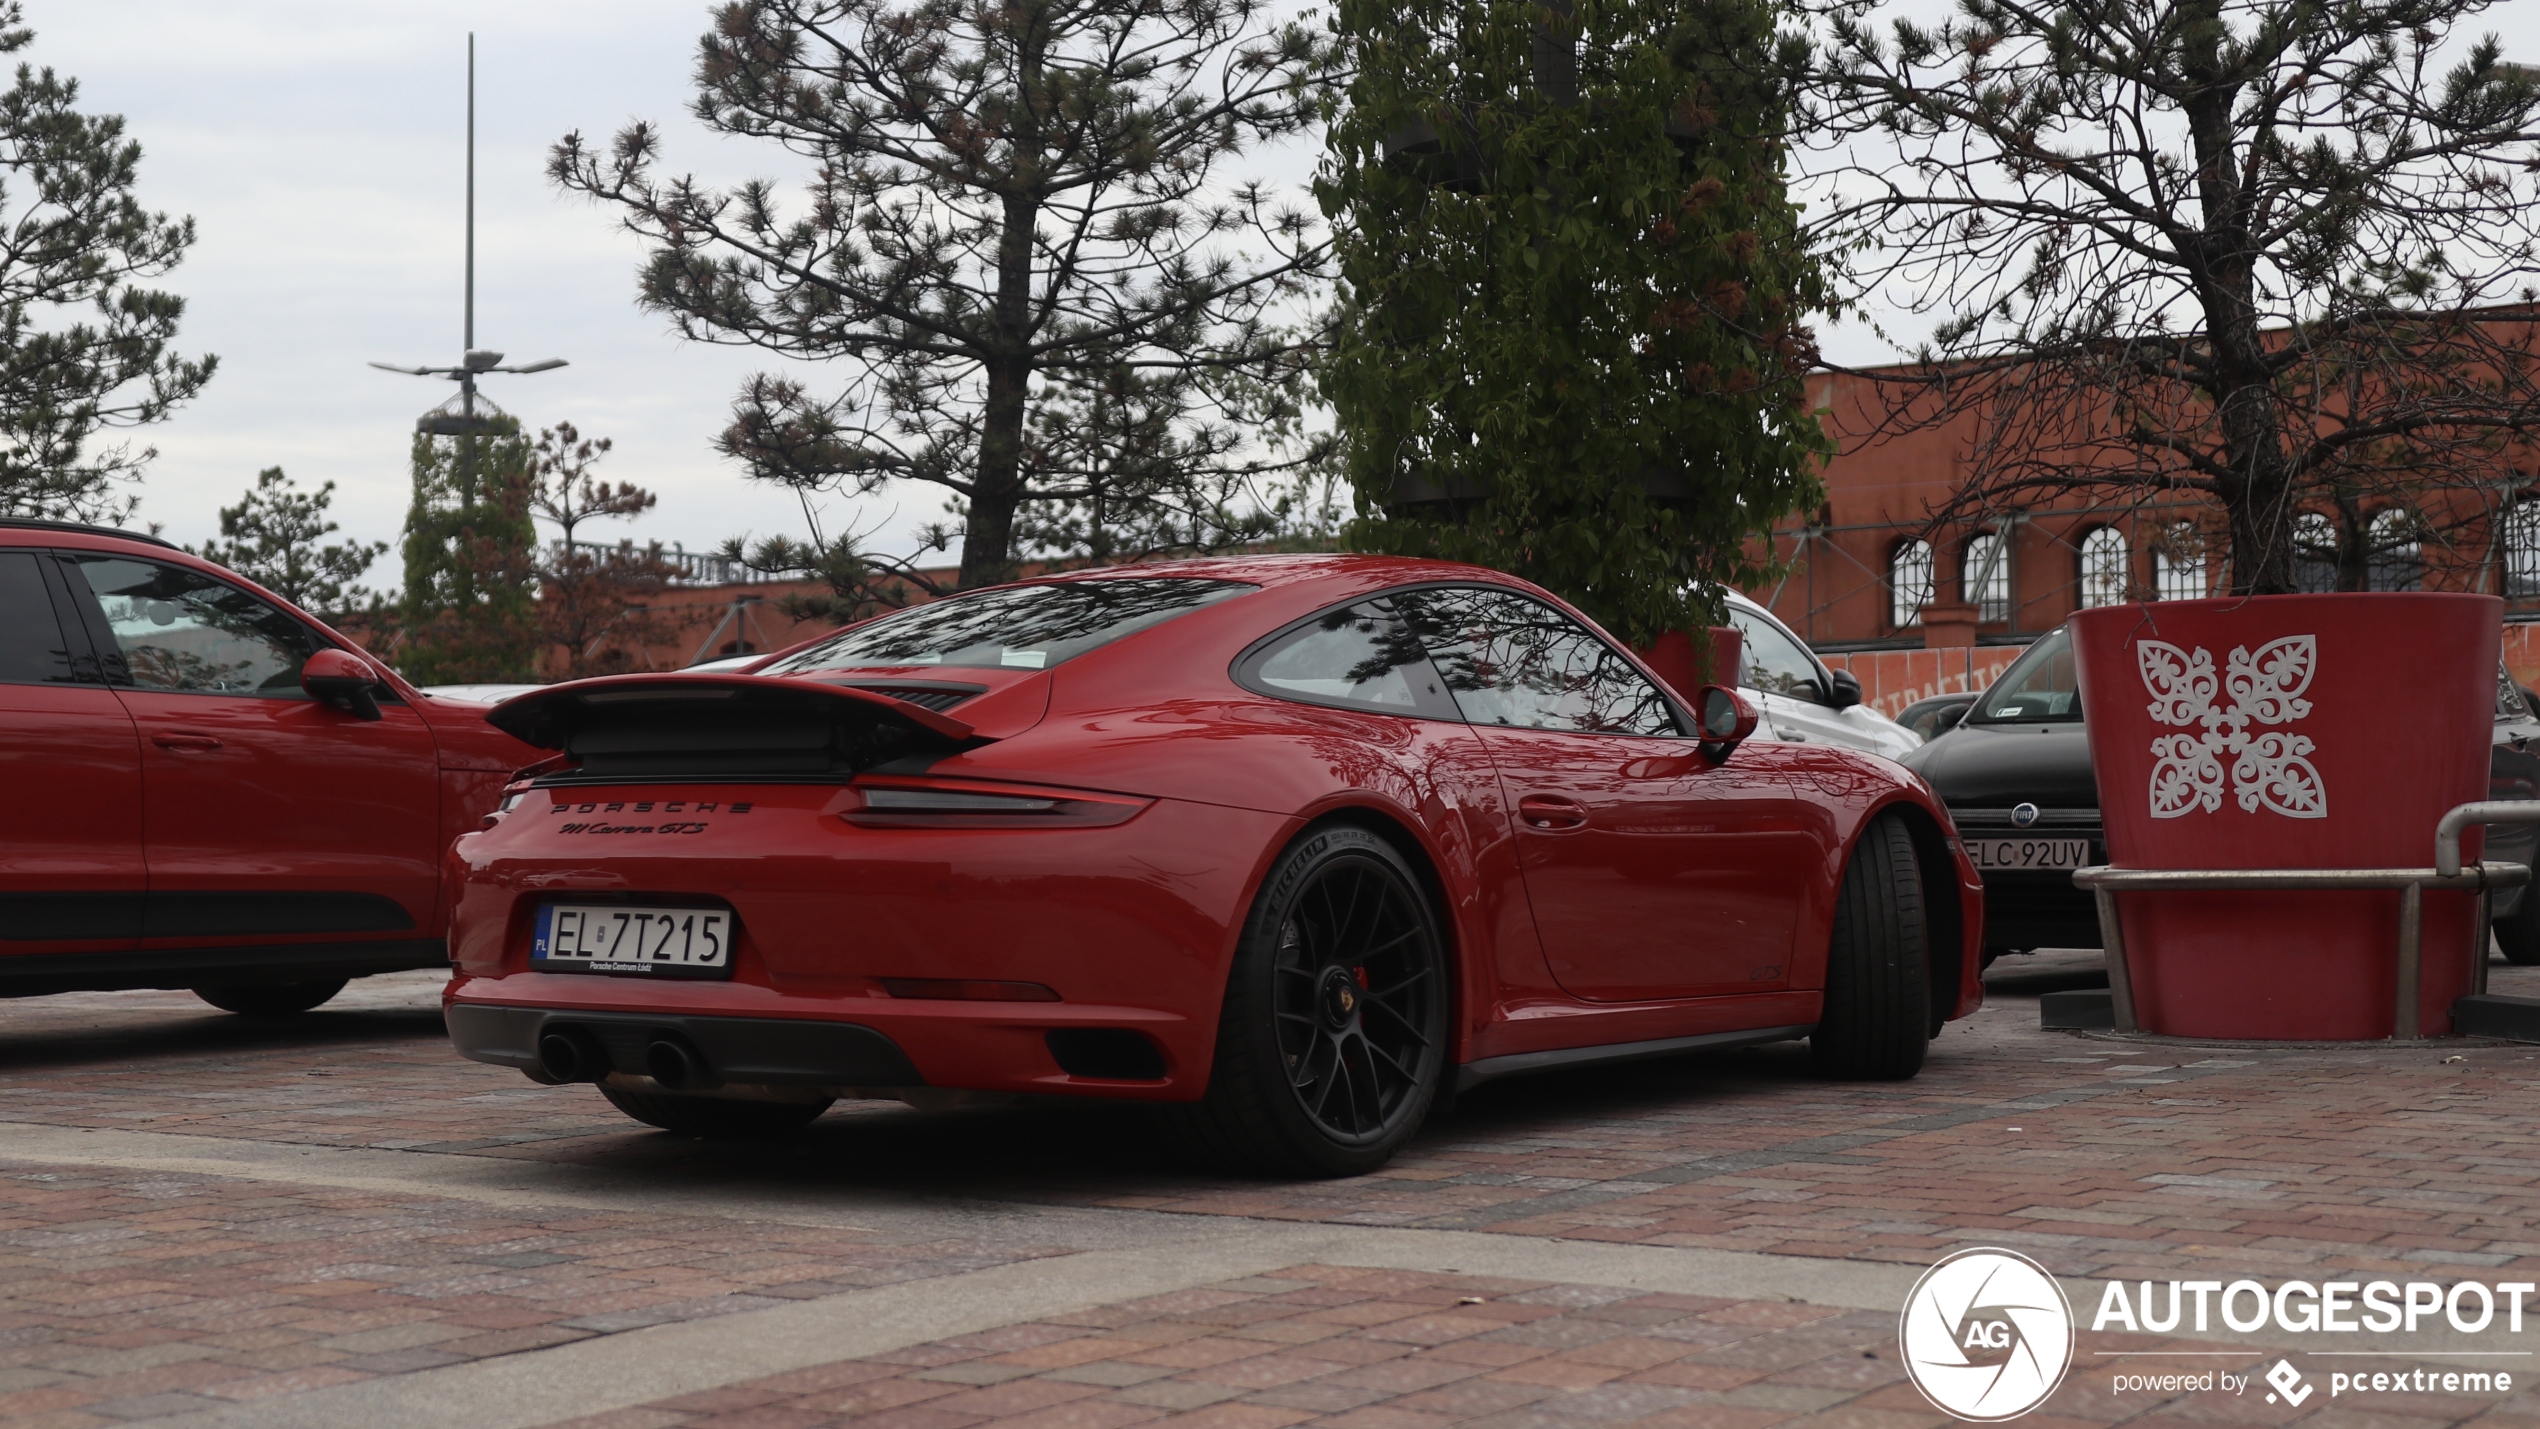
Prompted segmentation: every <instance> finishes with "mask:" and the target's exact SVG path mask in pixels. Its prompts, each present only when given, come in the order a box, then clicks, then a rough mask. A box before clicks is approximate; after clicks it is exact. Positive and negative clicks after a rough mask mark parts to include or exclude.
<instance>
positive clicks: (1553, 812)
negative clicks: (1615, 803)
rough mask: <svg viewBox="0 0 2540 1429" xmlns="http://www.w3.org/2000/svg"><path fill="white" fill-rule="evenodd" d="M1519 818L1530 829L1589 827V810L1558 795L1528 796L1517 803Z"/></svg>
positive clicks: (1548, 829)
mask: <svg viewBox="0 0 2540 1429" xmlns="http://www.w3.org/2000/svg"><path fill="white" fill-rule="evenodd" d="M1517 817H1518V818H1521V819H1523V820H1525V821H1526V827H1527V828H1530V829H1542V830H1547V831H1550V830H1559V829H1583V828H1586V827H1587V821H1588V816H1587V810H1585V809H1583V808H1580V807H1579V806H1578V804H1577V803H1575V802H1573V801H1571V800H1569V799H1564V798H1562V797H1561V796H1560V795H1558V794H1528V795H1526V796H1525V797H1524V798H1522V799H1519V800H1518V801H1517Z"/></svg>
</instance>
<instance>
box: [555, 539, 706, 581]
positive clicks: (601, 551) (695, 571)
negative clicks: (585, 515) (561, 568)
mask: <svg viewBox="0 0 2540 1429" xmlns="http://www.w3.org/2000/svg"><path fill="white" fill-rule="evenodd" d="M551 544H552V545H553V546H554V548H555V551H556V554H557V555H559V556H562V555H566V554H569V553H570V552H569V551H568V549H567V547H566V545H565V543H564V542H562V541H556V542H553V543H551ZM570 549H571V551H580V552H585V553H587V554H590V555H593V556H599V557H602V558H606V557H608V556H613V555H615V554H617V553H618V552H619V551H621V550H624V549H626V548H625V547H624V546H621V545H617V544H614V543H612V542H608V541H576V542H574V543H573V545H572V547H571V548H570ZM635 550H636V552H637V553H638V554H642V555H649V556H651V557H653V558H654V559H656V560H658V561H660V562H661V563H662V564H664V565H666V566H669V567H671V568H672V569H673V570H676V571H677V572H679V579H681V580H683V581H686V582H688V583H689V584H691V585H738V584H740V583H741V582H742V581H745V580H748V579H749V578H750V577H749V573H748V571H747V570H746V568H744V567H743V566H742V564H741V563H740V562H739V561H736V560H733V559H732V558H731V557H730V556H725V555H719V554H717V553H715V552H712V551H691V550H689V549H688V548H687V547H685V546H682V545H679V544H677V543H675V542H674V543H672V544H671V545H668V546H663V547H659V548H655V547H651V546H637V547H635Z"/></svg>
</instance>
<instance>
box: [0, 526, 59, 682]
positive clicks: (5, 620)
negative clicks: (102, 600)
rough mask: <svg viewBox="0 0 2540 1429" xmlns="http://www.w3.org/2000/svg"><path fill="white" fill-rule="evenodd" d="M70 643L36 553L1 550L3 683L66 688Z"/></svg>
mask: <svg viewBox="0 0 2540 1429" xmlns="http://www.w3.org/2000/svg"><path fill="white" fill-rule="evenodd" d="M75 678H76V676H74V675H73V674H72V673H71V652H70V645H69V643H68V642H67V641H66V640H65V639H64V638H63V635H62V623H61V622H60V621H59V620H56V619H55V618H54V616H53V598H52V596H51V595H50V594H48V593H47V592H46V591H45V589H44V571H43V568H42V567H40V566H38V565H37V564H36V557H35V553H34V552H32V551H0V684H10V685H66V684H69V683H71V682H72V681H73V680H74V679H75Z"/></svg>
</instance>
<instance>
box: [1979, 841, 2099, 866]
mask: <svg viewBox="0 0 2540 1429" xmlns="http://www.w3.org/2000/svg"><path fill="white" fill-rule="evenodd" d="M1967 857H1968V858H1969V859H1970V860H1971V861H1973V862H1974V864H1975V866H1976V867H1978V868H2084V867H2087V866H2088V865H2089V863H2090V840H2088V839H1969V840H1967Z"/></svg>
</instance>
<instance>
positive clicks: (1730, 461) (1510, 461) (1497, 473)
mask: <svg viewBox="0 0 2540 1429" xmlns="http://www.w3.org/2000/svg"><path fill="white" fill-rule="evenodd" d="M1773 14H1774V11H1773V10H1772V9H1771V8H1769V7H1767V6H1765V5H1763V4H1761V3H1759V0H1725V3H1720V4H1714V5H1705V6H1700V7H1694V8H1690V9H1688V8H1687V7H1684V6H1679V5H1667V4H1659V3H1656V2H1655V0H1577V3H1576V4H1575V5H1572V4H1570V3H1566V0H1554V3H1549V4H1547V3H1539V0H1410V3H1407V4H1406V3H1397V0H1344V3H1343V4H1342V5H1341V7H1340V12H1339V30H1340V34H1341V37H1342V44H1343V48H1344V50H1345V52H1346V56H1345V57H1346V59H1347V62H1348V68H1349V70H1350V72H1351V76H1352V77H1351V79H1350V82H1349V86H1348V93H1347V103H1346V107H1345V108H1344V109H1343V110H1342V111H1341V112H1340V115H1339V117H1338V119H1337V121H1336V122H1335V123H1334V125H1333V127H1332V131H1331V137H1330V153H1329V157H1328V160H1327V163H1326V165H1325V168H1324V172H1323V177H1322V180H1321V182H1320V184H1319V192H1320V194H1321V197H1322V201H1323V206H1324V210H1325V212H1326V213H1328V214H1329V215H1330V216H1331V217H1332V219H1333V221H1334V225H1335V228H1336V230H1337V232H1338V233H1339V234H1340V235H1341V236H1340V238H1339V240H1338V244H1337V247H1338V260H1339V267H1340V274H1341V291H1342V299H1343V309H1342V320H1341V328H1340V332H1339V336H1338V339H1337V345H1336V348H1335V350H1334V351H1333V353H1332V354H1331V356H1330V358H1329V361H1328V363H1327V365H1326V367H1325V370H1324V372H1323V376H1322V390H1323V394H1324V396H1325V397H1326V399H1327V400H1329V402H1330V403H1331V405H1332V407H1333V409H1334V411H1335V413H1336V414H1337V417H1338V423H1339V427H1340V430H1341V433H1342V436H1343V440H1344V448H1345V462H1346V470H1347V472H1348V476H1349V479H1350V481H1351V483H1352V485H1353V486H1354V487H1355V489H1356V493H1357V500H1358V506H1359V511H1360V514H1361V519H1360V521H1359V522H1358V523H1357V524H1356V526H1355V528H1354V530H1353V532H1352V539H1353V540H1354V541H1355V542H1356V543H1357V544H1359V545H1361V546H1364V547H1368V548H1372V549H1376V550H1383V551H1392V552H1397V553H1403V554H1417V555H1434V556H1445V557H1451V558H1455V559H1461V560H1470V561H1476V562H1480V563H1482V564H1485V565H1491V566H1496V567H1499V568H1501V569H1503V570H1508V571H1513V572H1515V573H1517V574H1520V575H1523V576H1525V577H1527V578H1528V579H1531V580H1534V581H1536V582H1538V583H1539V584H1542V585H1544V586H1545V587H1547V588H1549V589H1551V590H1554V591H1557V592H1559V593H1560V594H1561V595H1563V596H1565V597H1567V598H1568V599H1570V600H1572V601H1574V602H1576V603H1577V604H1578V605H1579V606H1580V607H1581V608H1583V609H1585V610H1586V611H1588V612H1589V613H1590V614H1592V615H1594V616H1595V617H1596V618H1597V619H1598V620H1600V621H1601V622H1603V623H1604V624H1605V625H1606V626H1607V627H1608V628H1610V629H1612V630H1613V631H1615V632H1616V633H1617V634H1619V635H1621V636H1623V637H1624V638H1626V639H1629V640H1634V641H1646V640H1649V639H1651V638H1654V637H1655V636H1657V635H1659V634H1661V633H1663V632H1665V631H1669V630H1674V629H1682V628H1685V627H1687V626H1689V625H1694V624H1702V623H1708V622H1709V621H1710V620H1712V619H1715V618H1716V617H1717V602H1718V600H1719V595H1718V591H1719V588H1720V587H1721V586H1722V585H1723V584H1728V585H1736V584H1747V583H1752V582H1754V581H1755V580H1757V579H1760V578H1761V577H1762V575H1763V574H1764V572H1765V569H1766V567H1765V557H1764V556H1763V555H1761V554H1759V552H1763V551H1768V550H1769V546H1767V545H1764V544H1762V543H1759V542H1757V541H1756V540H1755V538H1757V537H1759V536H1761V535H1762V534H1763V533H1765V532H1767V531H1768V530H1769V529H1770V528H1771V525H1772V523H1773V522H1774V520H1776V519H1777V518H1779V517H1781V516H1783V515H1785V514H1787V513H1789V512H1791V511H1793V510H1797V509H1800V508H1802V507H1804V506H1806V505H1808V504H1810V503H1812V502H1813V501H1814V500H1815V499H1816V496H1817V492H1818V485H1817V481H1816V478H1815V460H1816V458H1817V456H1818V454H1819V453H1821V452H1822V451H1824V450H1825V441H1824V437H1823V434H1822V432H1821V431H1820V429H1819V427H1818V425H1817V422H1816V419H1815V418H1814V416H1813V415H1812V414H1811V413H1810V411H1809V409H1808V406H1807V401H1806V395H1805V392H1804V389H1803V381H1804V378H1805V376H1806V374H1807V372H1808V370H1809V368H1810V366H1811V365H1812V363H1813V362H1814V359H1815V353H1814V348H1813V344H1812V341H1811V338H1810V334H1809V331H1808V329H1807V327H1806V326H1805V320H1806V319H1807V318H1808V316H1809V315H1810V314H1811V312H1812V311H1813V310H1815V309H1817V308H1818V307H1819V306H1820V305H1821V302H1822V298H1821V288H1820V277H1819V273H1818V269H1817V266H1816V264H1815V262H1814V260H1813V259H1812V258H1811V257H1810V256H1809V254H1808V252H1807V251H1806V249H1805V246H1804V245H1803V243H1802V242H1801V240H1800V236H1799V223H1798V216H1797V213H1796V211H1795V209H1794V207H1793V205H1792V203H1791V202H1790V200H1789V198H1788V196H1787V194H1786V191H1785V187H1784V177H1783V170H1782V153H1781V150H1780V148H1779V147H1778V146H1777V144H1776V143H1775V142H1774V136H1775V135H1777V134H1779V133H1781V132H1782V131H1783V129H1784V127H1785V126H1786V124H1787V122H1788V111H1789V106H1790V95H1789V93H1788V91H1787V88H1786V86H1785V85H1784V84H1783V83H1782V82H1780V81H1779V80H1777V79H1776V78H1775V75H1776V74H1777V73H1779V72H1780V71H1779V70H1778V69H1777V65H1778V64H1780V63H1783V62H1786V61H1784V59H1783V58H1782V52H1783V51H1784V50H1785V49H1786V48H1787V45H1788V42H1786V41H1783V40H1781V39H1779V38H1778V37H1777V36H1776V34H1775V32H1774V27H1773V20H1772V16H1773Z"/></svg>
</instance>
